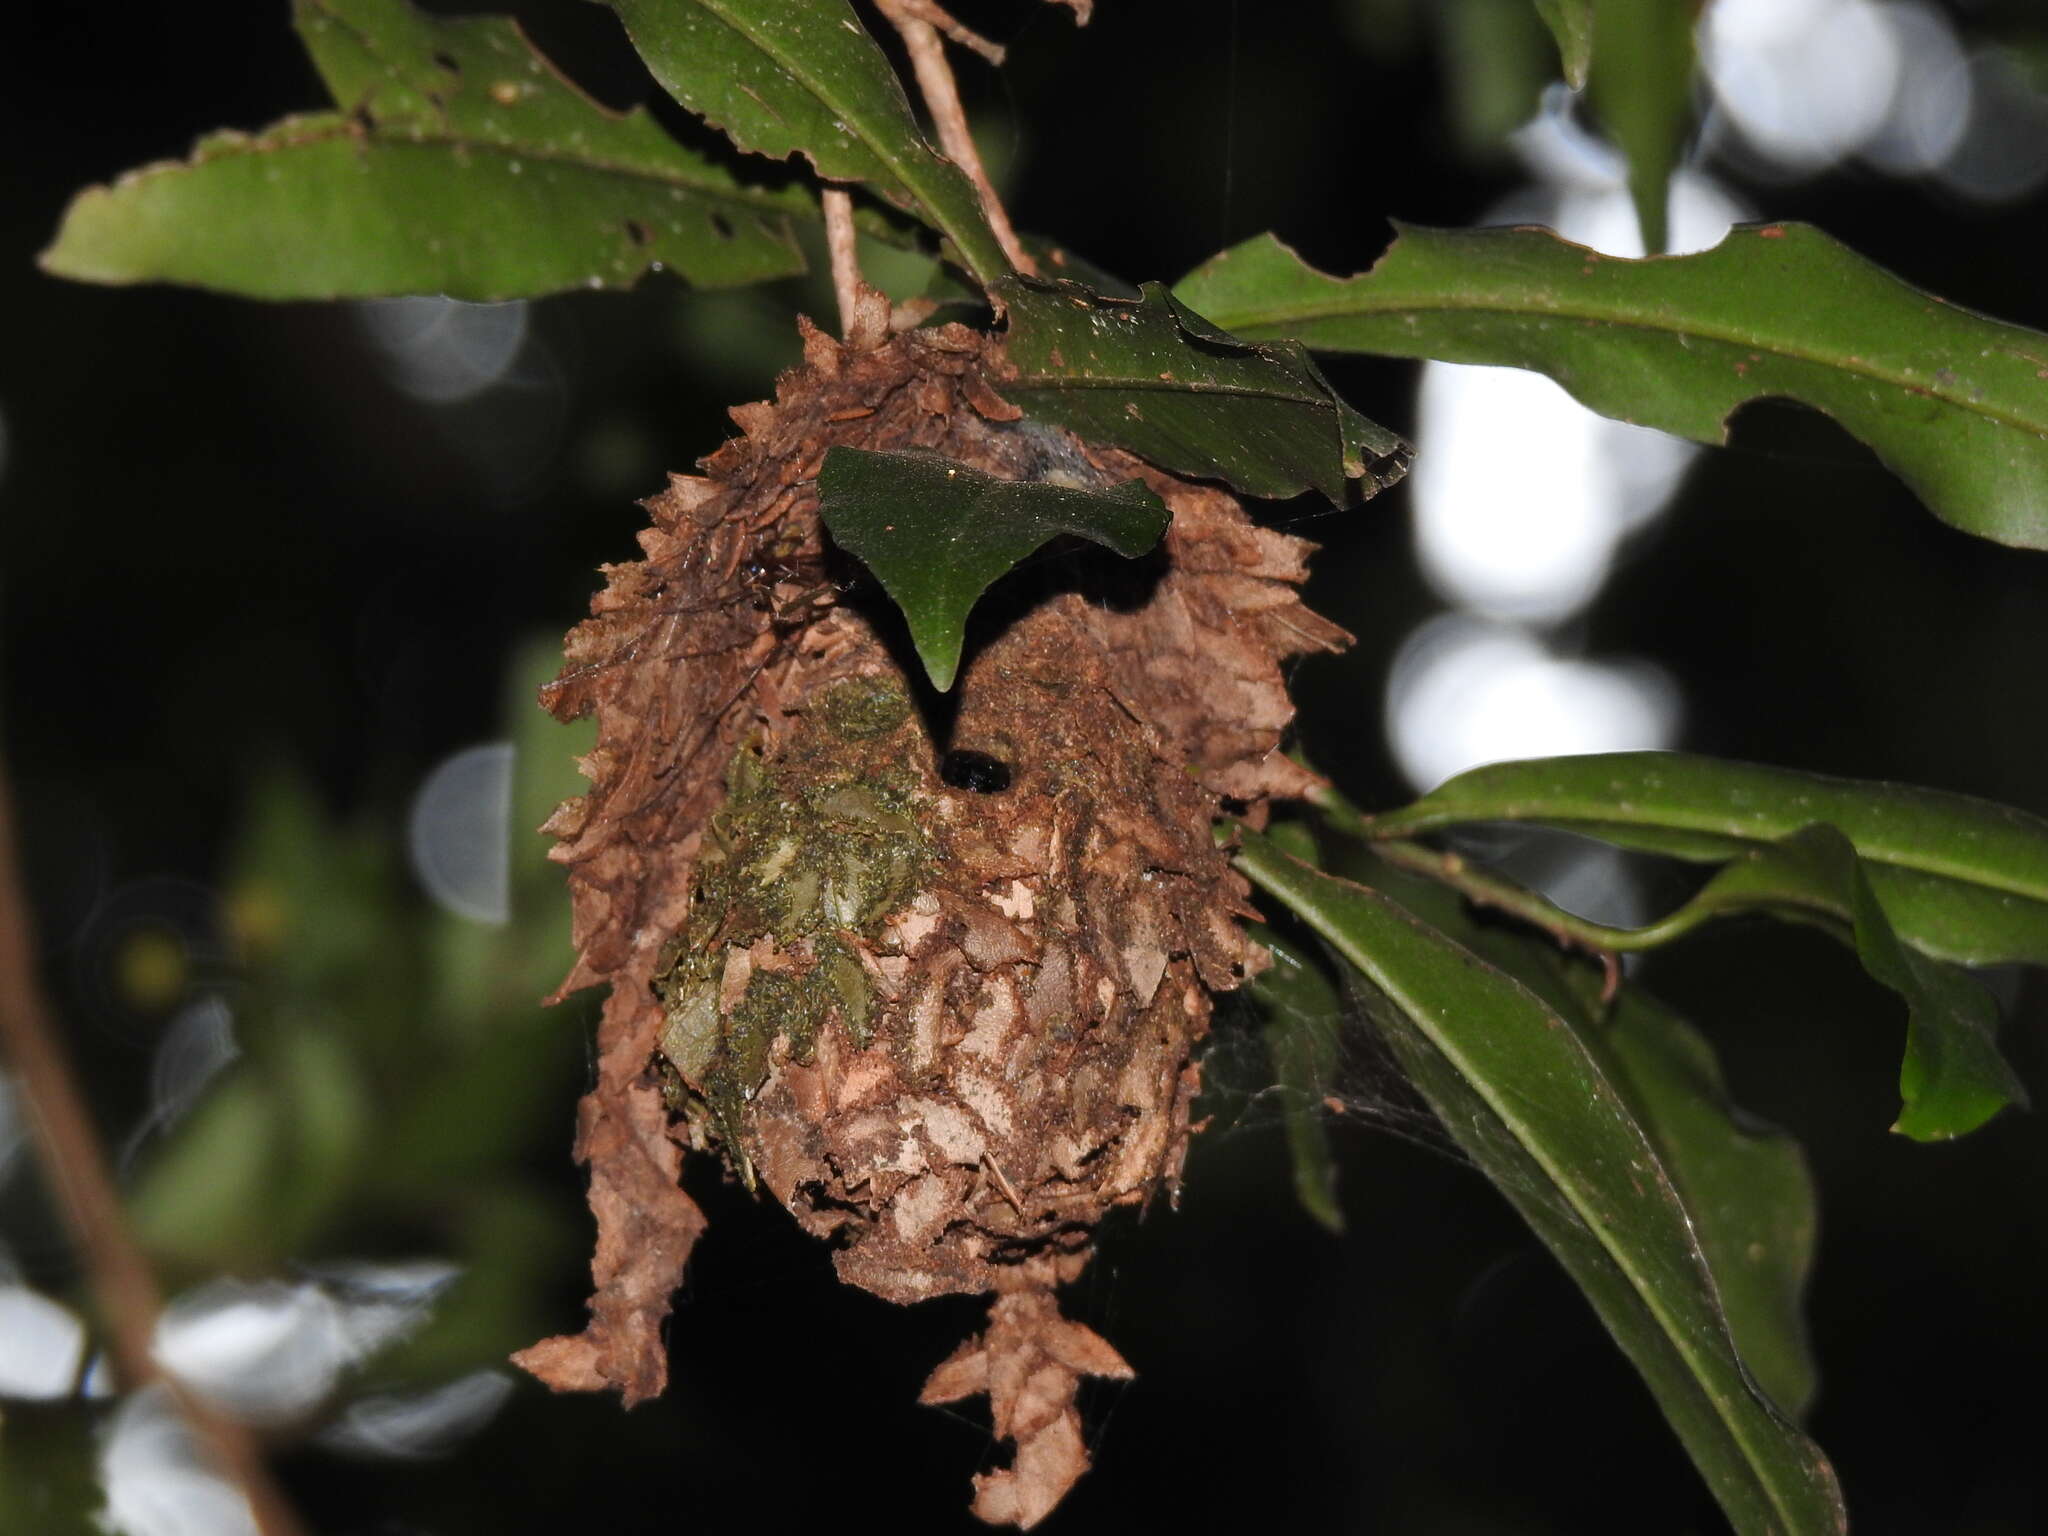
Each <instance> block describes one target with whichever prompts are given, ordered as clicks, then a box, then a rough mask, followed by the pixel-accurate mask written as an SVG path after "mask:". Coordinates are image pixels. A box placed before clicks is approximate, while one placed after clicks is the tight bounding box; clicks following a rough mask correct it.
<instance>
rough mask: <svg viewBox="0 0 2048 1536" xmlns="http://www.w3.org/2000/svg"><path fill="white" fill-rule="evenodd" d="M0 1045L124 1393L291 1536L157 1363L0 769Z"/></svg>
mask: <svg viewBox="0 0 2048 1536" xmlns="http://www.w3.org/2000/svg"><path fill="white" fill-rule="evenodd" d="M0 1049H4V1051H5V1054H6V1059H7V1062H8V1064H9V1065H10V1066H11V1067H12V1068H13V1069H14V1073H15V1076H16V1077H17V1078H18V1079H19V1080H20V1083H21V1089H22V1095H23V1098H24V1099H25V1100H26V1101H27V1104H28V1109H29V1113H28V1117H27V1118H28V1122H29V1130H30V1134H31V1135H32V1137H33V1138H34V1141H35V1147H36V1153H37V1156H38V1157H39V1158H40V1159H41V1161H42V1165H43V1169H44V1172H45V1175H46V1176H47V1177H48V1179H49V1182H50V1187H51V1189H52V1191H53V1192H54V1193H55V1194H56V1196H57V1201H58V1204H59V1205H60V1206H61V1207H62V1208H63V1211H64V1214H65V1217H66V1219H67V1220H68V1222H69V1223H70V1227H71V1234H72V1238H73V1240H74V1241H76V1243H77V1244H78V1249H79V1253H80V1255H81V1256H82V1258H83V1260H84V1263H85V1269H86V1273H87V1276H88V1277H89V1278H90V1280H91V1282H92V1288H93V1293H94V1295H95V1296H96V1298H97V1299H98V1302H99V1308H100V1312H101V1314H102V1317H103V1320H104V1321H105V1323H106V1327H107V1332H108V1343H109V1347H110V1349H111V1350H112V1352H113V1356H114V1363H115V1366H116V1368H117V1370H118V1371H119V1373H120V1375H121V1377H122V1379H123V1380H124V1382H125V1383H126V1384H127V1385H128V1386H129V1387H130V1388H134V1387H140V1386H142V1385H143V1384H144V1383H146V1382H149V1381H153V1380H156V1379H158V1378H159V1377H161V1378H162V1379H163V1380H164V1381H165V1382H166V1383H167V1384H168V1385H169V1386H170V1388H171V1391H172V1393H173V1394H174V1396H175V1397H176V1398H177V1400H178V1405H179V1407H180V1408H181V1409H182V1410H183V1412H184V1413H185V1415H186V1417H187V1419H188V1420H189V1421H190V1422H191V1423H192V1424H193V1425H194V1426H195V1427H196V1428H197V1429H198V1430H199V1432H200V1434H201V1435H203V1436H204V1437H205V1438H206V1439H207V1441H208V1442H210V1444H211V1446H212V1448H213V1451H214V1453H215V1455H216V1456H217V1457H218V1458H219V1460H220V1463H221V1465H222V1467H223V1468H224V1469H225V1471H226V1472H227V1474H228V1476H229V1477H231V1478H232V1479H233V1480H234V1481H235V1483H236V1484H237V1485H239V1487H240V1488H241V1491H242V1494H243V1496H244V1497H245V1498H246V1499H247V1500H248V1501H249V1509H250V1513H251V1514H252V1515H254V1517H255V1520H256V1524H257V1528H258V1529H259V1530H261V1531H262V1532H263V1533H264V1536H299V1532H300V1529H301V1528H300V1526H299V1523H298V1519H297V1517H296V1516H294V1515H293V1513H292V1511H291V1507H290V1505H288V1504H287V1503H285V1501H284V1497H283V1495H282V1494H281V1493H280V1492H279V1491H278V1488H277V1485H276V1484H275V1483H274V1482H273V1481H272V1479H271V1476H270V1469H269V1468H268V1467H267V1466H266V1465H265V1464H264V1460H263V1455H262V1452H261V1451H260V1450H259V1449H258V1448H257V1446H256V1442H255V1439H254V1438H253V1437H252V1436H251V1435H250V1433H249V1431H248V1429H247V1428H246V1427H245V1426H243V1425H241V1424H237V1423H235V1422H234V1421H233V1420H231V1419H228V1418H226V1417H224V1416H223V1415H222V1414H221V1413H219V1412H218V1411H217V1410H216V1409H214V1408H213V1407H212V1406H211V1405H210V1404H207V1403H205V1402H203V1401H200V1400H198V1399H196V1398H195V1397H194V1396H193V1395H192V1394H191V1393H189V1392H187V1391H185V1389H184V1388H183V1387H182V1386H181V1385H180V1384H179V1383H178V1381H177V1380H176V1378H174V1377H171V1376H169V1375H167V1374H166V1373H165V1372H163V1371H161V1370H159V1369H158V1367H157V1363H156V1358H155V1354H154V1343H155V1337H156V1321H157V1317H158V1315H159V1314H160V1313H161V1312H162V1310H163V1303H162V1297H161V1294H160V1293H159V1292H158V1290H157V1284H156V1276H155V1275H154V1274H152V1273H151V1272H150V1268H149V1263H148V1261H147V1260H146V1259H144V1258H143V1256H142V1250H141V1249H140V1248H139V1247H138V1246H137V1245H136V1242H135V1239H134V1237H133V1235H132V1234H131V1233H130V1232H129V1230H128V1224H127V1220H126V1217H125V1215H124V1213H123V1212H122V1209H121V1197H120V1195H119V1194H118V1193H117V1192H116V1190H115V1188H114V1179H113V1174H112V1172H111V1170H110V1169H109V1168H108V1166H107V1159H106V1154H105V1153H104V1151H103V1150H102V1149H101V1146H100V1140H99V1136H98V1134H97V1133H96V1132H95V1131H94V1129H93V1124H92V1117H91V1116H90V1115H89V1114H87V1112H86V1108H85V1100H84V1097H83V1096H82V1095H81V1094H80V1093H79V1091H78V1083H77V1079H76V1078H75V1077H74V1076H73V1074H72V1071H71V1067H70V1063H69V1062H68V1061H67V1060H66V1059H65V1055H64V1049H63V1047H62V1045H61V1044H60V1043H59V1041H58V1037H57V1032H56V1028H55V1024H54V1020H53V1017H52V1015H51V1012H50V1008H49V1006H48V1004H47V1002H46V1001H45V999H44V997H43V993H42V989H41V987H40V985H39V984H38V982H37V979H36V964H35V936H34V924H33V922H32V920H31V918H30V916H29V910H28V897H27V891H26V887H25V886H24V884H23V881H22V878H21V872H20V863H19V860H18V857H17V854H16V850H15V843H14V813H13V800H12V796H11V795H10V793H9V791H8V785H7V774H6V766H5V764H4V762H0Z"/></svg>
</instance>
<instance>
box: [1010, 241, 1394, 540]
mask: <svg viewBox="0 0 2048 1536" xmlns="http://www.w3.org/2000/svg"><path fill="white" fill-rule="evenodd" d="M996 292H997V295H998V297H999V298H1000V300H1001V302H1002V303H1003V304H1004V305H1005V306H1006V307H1007V309H1008V311H1009V332H1008V335H1007V336H1006V338H1005V341H1004V351H1005V355H1006V357H1007V360H1008V366H1009V368H1010V370H1011V371H1010V373H1009V375H1008V376H1007V377H1006V378H1005V379H1004V380H1003V381H1002V383H1001V385H1000V387H1001V389H1002V392H1003V393H1004V394H1005V395H1007V396H1008V397H1010V398H1011V399H1013V400H1014V401H1016V403H1017V404H1018V405H1020V406H1022V407H1023V408H1024V409H1025V410H1026V411H1027V412H1029V413H1030V414H1031V415H1034V416H1038V417H1042V418H1044V419H1045V420H1047V421H1053V422H1057V423H1058V424H1059V425H1061V426H1063V427H1066V428H1067V429H1068V430H1070V431H1072V432H1075V433H1078V434H1079V435H1080V436H1082V437H1085V438H1089V439H1091V440H1093V441H1095V442H1105V443H1114V444H1116V445H1117V446H1118V447H1120V448H1126V449H1129V450H1130V451H1131V452H1132V453H1135V454H1137V455H1139V456H1140V457H1141V458H1146V459H1150V460H1151V461H1152V462H1153V463H1155V464H1158V465H1161V466H1162V467H1164V468H1166V469H1170V470H1173V471H1175V472H1176V473H1178V474H1184V475H1196V476H1201V477H1204V478H1212V479H1218V480H1224V481H1227V482H1228V483H1229V484H1231V485H1232V486H1234V487H1236V488H1237V489H1238V490H1240V491H1242V492H1244V493H1245V494H1246V495H1248V496H1295V495H1299V494H1300V493H1301V492H1303V491H1306V490H1311V489H1313V490H1318V491H1321V492H1322V493H1323V494H1324V495H1325V496H1328V497H1329V498H1330V499H1331V500H1332V501H1343V500H1345V499H1347V496H1348V493H1349V490H1350V486H1351V482H1352V481H1354V480H1362V481H1363V482H1364V489H1365V494H1366V495H1371V494H1372V493H1373V492H1374V491H1378V490H1381V489H1384V488H1385V487H1386V486H1389V485H1391V484H1393V483H1394V482H1395V481H1396V480H1398V479H1400V477H1401V476H1402V475H1403V474H1405V473H1406V472H1407V468H1408V446H1407V444H1405V443H1403V442H1402V441H1401V440H1400V439H1399V438H1398V437H1396V436H1394V434H1393V433H1391V432H1388V431H1387V430H1386V429H1385V428H1383V427H1378V426H1375V425H1374V424H1373V423H1372V422H1370V421H1367V420H1366V419H1365V418H1364V417H1363V416H1361V415H1359V414H1358V412H1356V411H1354V410H1352V409H1351V407H1350V406H1348V405H1346V404H1344V402H1343V401H1341V400H1340V399H1338V398H1337V396H1336V395H1335V394H1334V393H1333V392H1332V391H1331V389H1330V387H1329V385H1328V383H1326V382H1325V381H1324V379H1323V376H1322V374H1321V372H1320V371H1319V370H1318V369H1317V368H1316V366H1315V364H1314V363H1313V362H1312V361H1310V359H1309V358H1308V356H1307V354H1305V353H1304V352H1303V351H1302V350H1301V348H1299V347H1297V346H1293V345H1292V344H1282V345H1279V346H1258V345H1253V344H1251V343H1248V342H1243V341H1240V340H1238V339H1237V338H1236V337H1234V336H1231V335H1229V334H1227V333H1226V332H1224V331H1221V330H1218V329H1217V328H1216V327H1215V326H1214V325H1212V324H1210V322H1209V321H1207V320H1205V319H1204V318H1203V317H1202V316H1201V315H1198V314H1196V313H1195V312H1194V311H1193V310H1191V309H1189V308H1188V307H1187V306H1186V305H1184V304H1182V303H1180V302H1179V301H1178V300H1176V299H1175V298H1174V297H1173V295H1171V294H1170V293H1168V292H1167V291H1166V290H1165V289H1164V288H1163V287H1161V286H1160V285H1159V284H1157V283H1147V284H1146V285H1145V286H1144V288H1143V289H1142V290H1141V294H1142V296H1141V297H1140V298H1138V299H1135V300H1132V299H1111V298H1105V297H1103V296H1102V295H1100V294H1097V293H1093V292H1091V291H1090V290H1088V289H1086V288H1084V287H1082V286H1080V285H1079V284H1077V283H1068V282H1045V281H1041V280H1038V279H1034V278H1023V277H1016V278H1009V279H1006V280H1005V281H1003V282H1002V283H1000V284H998V285H997V289H996Z"/></svg>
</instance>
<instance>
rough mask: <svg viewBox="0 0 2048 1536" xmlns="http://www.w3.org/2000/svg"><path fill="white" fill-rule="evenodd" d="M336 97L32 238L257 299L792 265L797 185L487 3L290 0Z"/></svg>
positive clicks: (64, 269) (609, 282)
mask: <svg viewBox="0 0 2048 1536" xmlns="http://www.w3.org/2000/svg"><path fill="white" fill-rule="evenodd" d="M294 16H295V19H296V22H297V26H298V30H299V35H300V38H301V40H302V41H303V42H304V44H305V46H306V49H307V51H308V53H309V54H310V55H311V56H312V59H313V62H314V64H315V66H316V67H317V68H318V70H319V72H320V75H321V78H322V80H323V81H324V82H325V84H326V86H327V88H328V90H329V92H330V93H331V95H332V96H333V98H334V101H335V104H336V107H337V109H338V110H335V111H332V112H315V113H308V114H304V115H300V116H296V117H290V118H286V119H285V120H283V121H282V122H279V123H276V124H273V125H272V126H270V127H268V128H266V129H263V130H262V131H260V132H258V133H253V134H243V133H220V134H215V135H213V136H211V137H209V138H207V139H204V140H202V141H201V142H200V143H199V144H198V145H197V146H196V148H195V150H194V152H193V154H192V156H191V158H190V159H189V160H186V161H183V162H166V163H162V164H157V165H151V166H146V167H144V168H142V169H140V170H137V171H133V172H130V173H129V174H127V175H126V176H123V177H121V178H120V179H119V180H118V181H116V182H114V183H113V184H111V185H109V186H104V187H93V188H88V189H87V190H86V191H84V192H82V193H80V194H79V195H78V197H77V198H76V199H74V200H73V202H72V204H71V206H70V208H68V209H67V210H66V212H65V215H64V218H63V221H62V223H61V225H60V227H59V229H58V232H57V235H56V238H55V240H54V241H53V242H52V244H51V245H50V247H49V249H47V250H46V251H44V252H43V255H42V265H43V268H44V270H45V271H48V272H51V273H53V274H55V275H57V276H60V277H70V278H77V279H82V280H85V281H91V282H103V283H139V282H172V283H185V284H190V285H193V286H197V287H202V288H210V289H214V290H217V291H221V292H226V293H234V294H240V295H243V296H245V297H250V298H260V299H340V298H374V297H381V296H388V295H394V294H421V293H438V294H446V295H448V296H450V297H453V298H460V299H474V300H500V299H514V298H531V297H537V296H539V295H542V294H546V293H555V292H561V291H565V290H570V289H585V288H627V287H631V286H632V285H633V284H635V283H636V282H638V281H639V280H640V279H641V278H642V277H644V276H645V275H646V274H647V273H648V272H650V271H659V270H669V271H673V272H676V273H678V274H679V275H681V276H682V277H683V278H685V279H686V280H687V281H689V282H691V283H694V284H697V285H698V286H702V287H718V286H727V285H732V284H736V283H750V282H758V281H761V280H764V279H767V278H774V277H782V276H787V275H790V274H793V273H797V272H801V271H803V270H804V259H803V255H802V253H801V251H800V250H799V249H798V248H797V245H796V243H795V239H794V237H793V234H792V231H791V220H792V219H793V218H816V217H817V216H818V215H817V211H816V204H815V202H814V201H813V200H812V199H811V198H810V197H809V195H808V194H806V193H805V192H804V191H803V190H802V189H800V188H784V189H780V190H769V189H765V188H760V187H751V186H748V185H746V184H744V183H742V182H740V181H738V180H736V179H735V178H733V177H732V176H731V175H730V174H728V173H727V172H726V171H725V170H723V169H722V168H720V167H719V166H717V165H714V164H713V163H712V162H710V161H709V160H706V159H704V158H703V157H702V156H700V155H698V154H697V153H696V152H694V151H692V150H689V149H686V148H684V147H683V146H682V145H681V144H678V143H677V142H676V141H675V140H673V139H671V138H670V137H669V136H668V135H667V133H666V132H664V131H663V130H662V129H661V127H660V126H659V125H658V124H657V123H656V122H655V121H654V119H653V118H651V117H650V116H648V115H647V113H646V112H645V111H644V110H641V109H638V108H636V109H634V110H633V111H630V112H626V113H615V112H613V111H611V110H610V109H609V108H606V107H604V106H602V105H600V104H599V103H597V102H595V101H593V100H591V99H590V98H589V97H587V96H585V95H584V94H583V93H582V92H581V91H579V90H578V89H577V88H576V87H575V86H574V85H573V84H571V83H570V82H569V81H568V80H566V79H564V78H563V77H562V76H561V75H560V74H558V73H557V72H556V71H555V69H554V67H553V66H552V65H551V64H550V63H549V62H548V61H547V60H546V59H545V58H543V57H542V56H541V55H540V54H539V53H538V52H536V51H535V49H534V48H533V46H532V45H531V43H529V42H528V41H527V39H526V37H525V35H524V34H523V33H522V32H521V31H520V30H519V28H518V26H517V24H516V23H514V22H512V21H510V20H508V19H506V18H504V17H497V16H467V17H446V18H444V17H437V16H433V15H430V14H428V13H427V12H425V11H422V10H419V9H417V8H415V7H414V6H413V5H412V4H410V3H409V0H297V3H296V4H295V6H294Z"/></svg>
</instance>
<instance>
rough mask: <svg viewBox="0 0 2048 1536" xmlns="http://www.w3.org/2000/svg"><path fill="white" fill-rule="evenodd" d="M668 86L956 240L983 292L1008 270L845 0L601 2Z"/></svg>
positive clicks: (694, 107)
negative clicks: (862, 185)
mask: <svg viewBox="0 0 2048 1536" xmlns="http://www.w3.org/2000/svg"><path fill="white" fill-rule="evenodd" d="M605 3H606V4H607V5H609V6H610V7H611V8H612V9H613V10H614V11H616V12H618V15H619V19H620V20H621V21H622V22H624V23H625V25H626V33H627V35H628V36H629V37H631V38H632V40H633V46H634V47H635V48H637V49H638V50H639V51H640V57H641V58H643V59H645V60H646V61H647V67H648V68H649V69H651V70H652V71H653V72H654V78H655V79H656V80H658V81H660V82H661V85H662V88H663V89H664V90H666V91H667V92H668V93H669V94H670V95H671V96H673V97H675V98H676V100H678V101H680V102H681V103H682V104H683V105H684V106H686V107H688V108H689V109H690V110H691V111H692V112H695V113H697V114H698V115H699V116H700V117H702V118H704V119H705V120H706V121H708V122H709V123H710V124H711V125H712V126H713V127H715V128H719V129H722V130H723V131H724V132H725V133H726V134H727V135H728V136H729V137H730V138H731V139H732V141H733V142H734V143H735V144H737V145H739V146H740V148H742V149H747V150H753V151H754V152H756V153H758V154H763V155H769V156H773V157H774V158H776V159H781V158H783V157H785V156H788V155H792V154H802V155H803V156H804V157H805V158H806V159H808V160H809V161H810V162H811V164H812V165H814V166H816V167H817V171H818V174H819V175H820V176H823V177H826V178H827V179H829V180H832V181H858V182H864V183H866V184H867V185H869V186H871V187H873V188H874V189H875V190H876V191H877V192H879V193H880V194H881V195H882V196H883V197H885V198H887V199H889V201H891V202H893V203H895V204H897V205H898V206H899V207H902V208H904V209H906V210H908V211H909V212H911V213H914V214H916V215H917V216H918V217H920V218H922V219H924V220H925V221H926V222H927V223H929V224H930V225H931V227H932V228H934V229H936V230H938V231H939V232H940V233H941V234H943V235H945V236H946V237H947V238H948V239H950V240H951V241H952V242H953V245H954V248H955V249H956V250H957V251H958V252H959V254H960V259H961V260H962V262H963V263H964V264H965V266H966V267H967V270H968V271H970V272H971V273H973V274H974V276H975V277H976V279H978V280H979V281H980V282H981V284H982V286H983V287H987V286H988V285H989V284H990V283H992V282H994V281H995V280H996V279H997V278H998V277H1000V276H1002V275H1003V274H1004V273H1005V272H1007V271H1009V270H1010V263H1009V261H1008V259H1007V258H1006V257H1005V256H1004V255H1003V251H1002V247H1001V246H1000V245H999V244H998V243H997V241H996V237H995V233H994V231H993V230H991V229H990V228H989V223H988V219H987V217H986V216H985V215H984V214H983V213H982V211H981V203H980V200H979V199H978V198H977V197H976V196H975V193H974V187H973V185H972V183H970V182H969V181H968V179H967V177H966V175H965V174H964V173H963V172H962V171H961V170H960V168H959V167H958V166H956V165H954V164H953V162H952V161H950V160H947V159H946V158H944V157H943V156H942V155H940V154H938V153H937V152H936V151H935V150H933V149H932V147H931V146H930V145H929V144H927V143H926V142H925V139H924V135H923V134H922V133H920V132H919V131H918V126H917V119H916V117H915V116H914V115H913V114H912V113H911V110H910V103H909V101H908V100H907V99H905V97H904V94H903V87H902V85H901V84H900V83H898V81H897V79H896V75H895V72H894V71H893V70H891V69H890V67H889V61H888V59H887V58H885V57H884V56H883V54H882V50H881V49H880V48H878V47H876V46H875V41H874V39H873V38H871V37H869V36H868V34H867V31H866V29H864V28H863V27H862V26H861V24H860V22H859V20H858V19H856V17H855V16H854V14H853V8H852V7H851V6H849V5H848V4H847V3H846V0H605Z"/></svg>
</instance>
